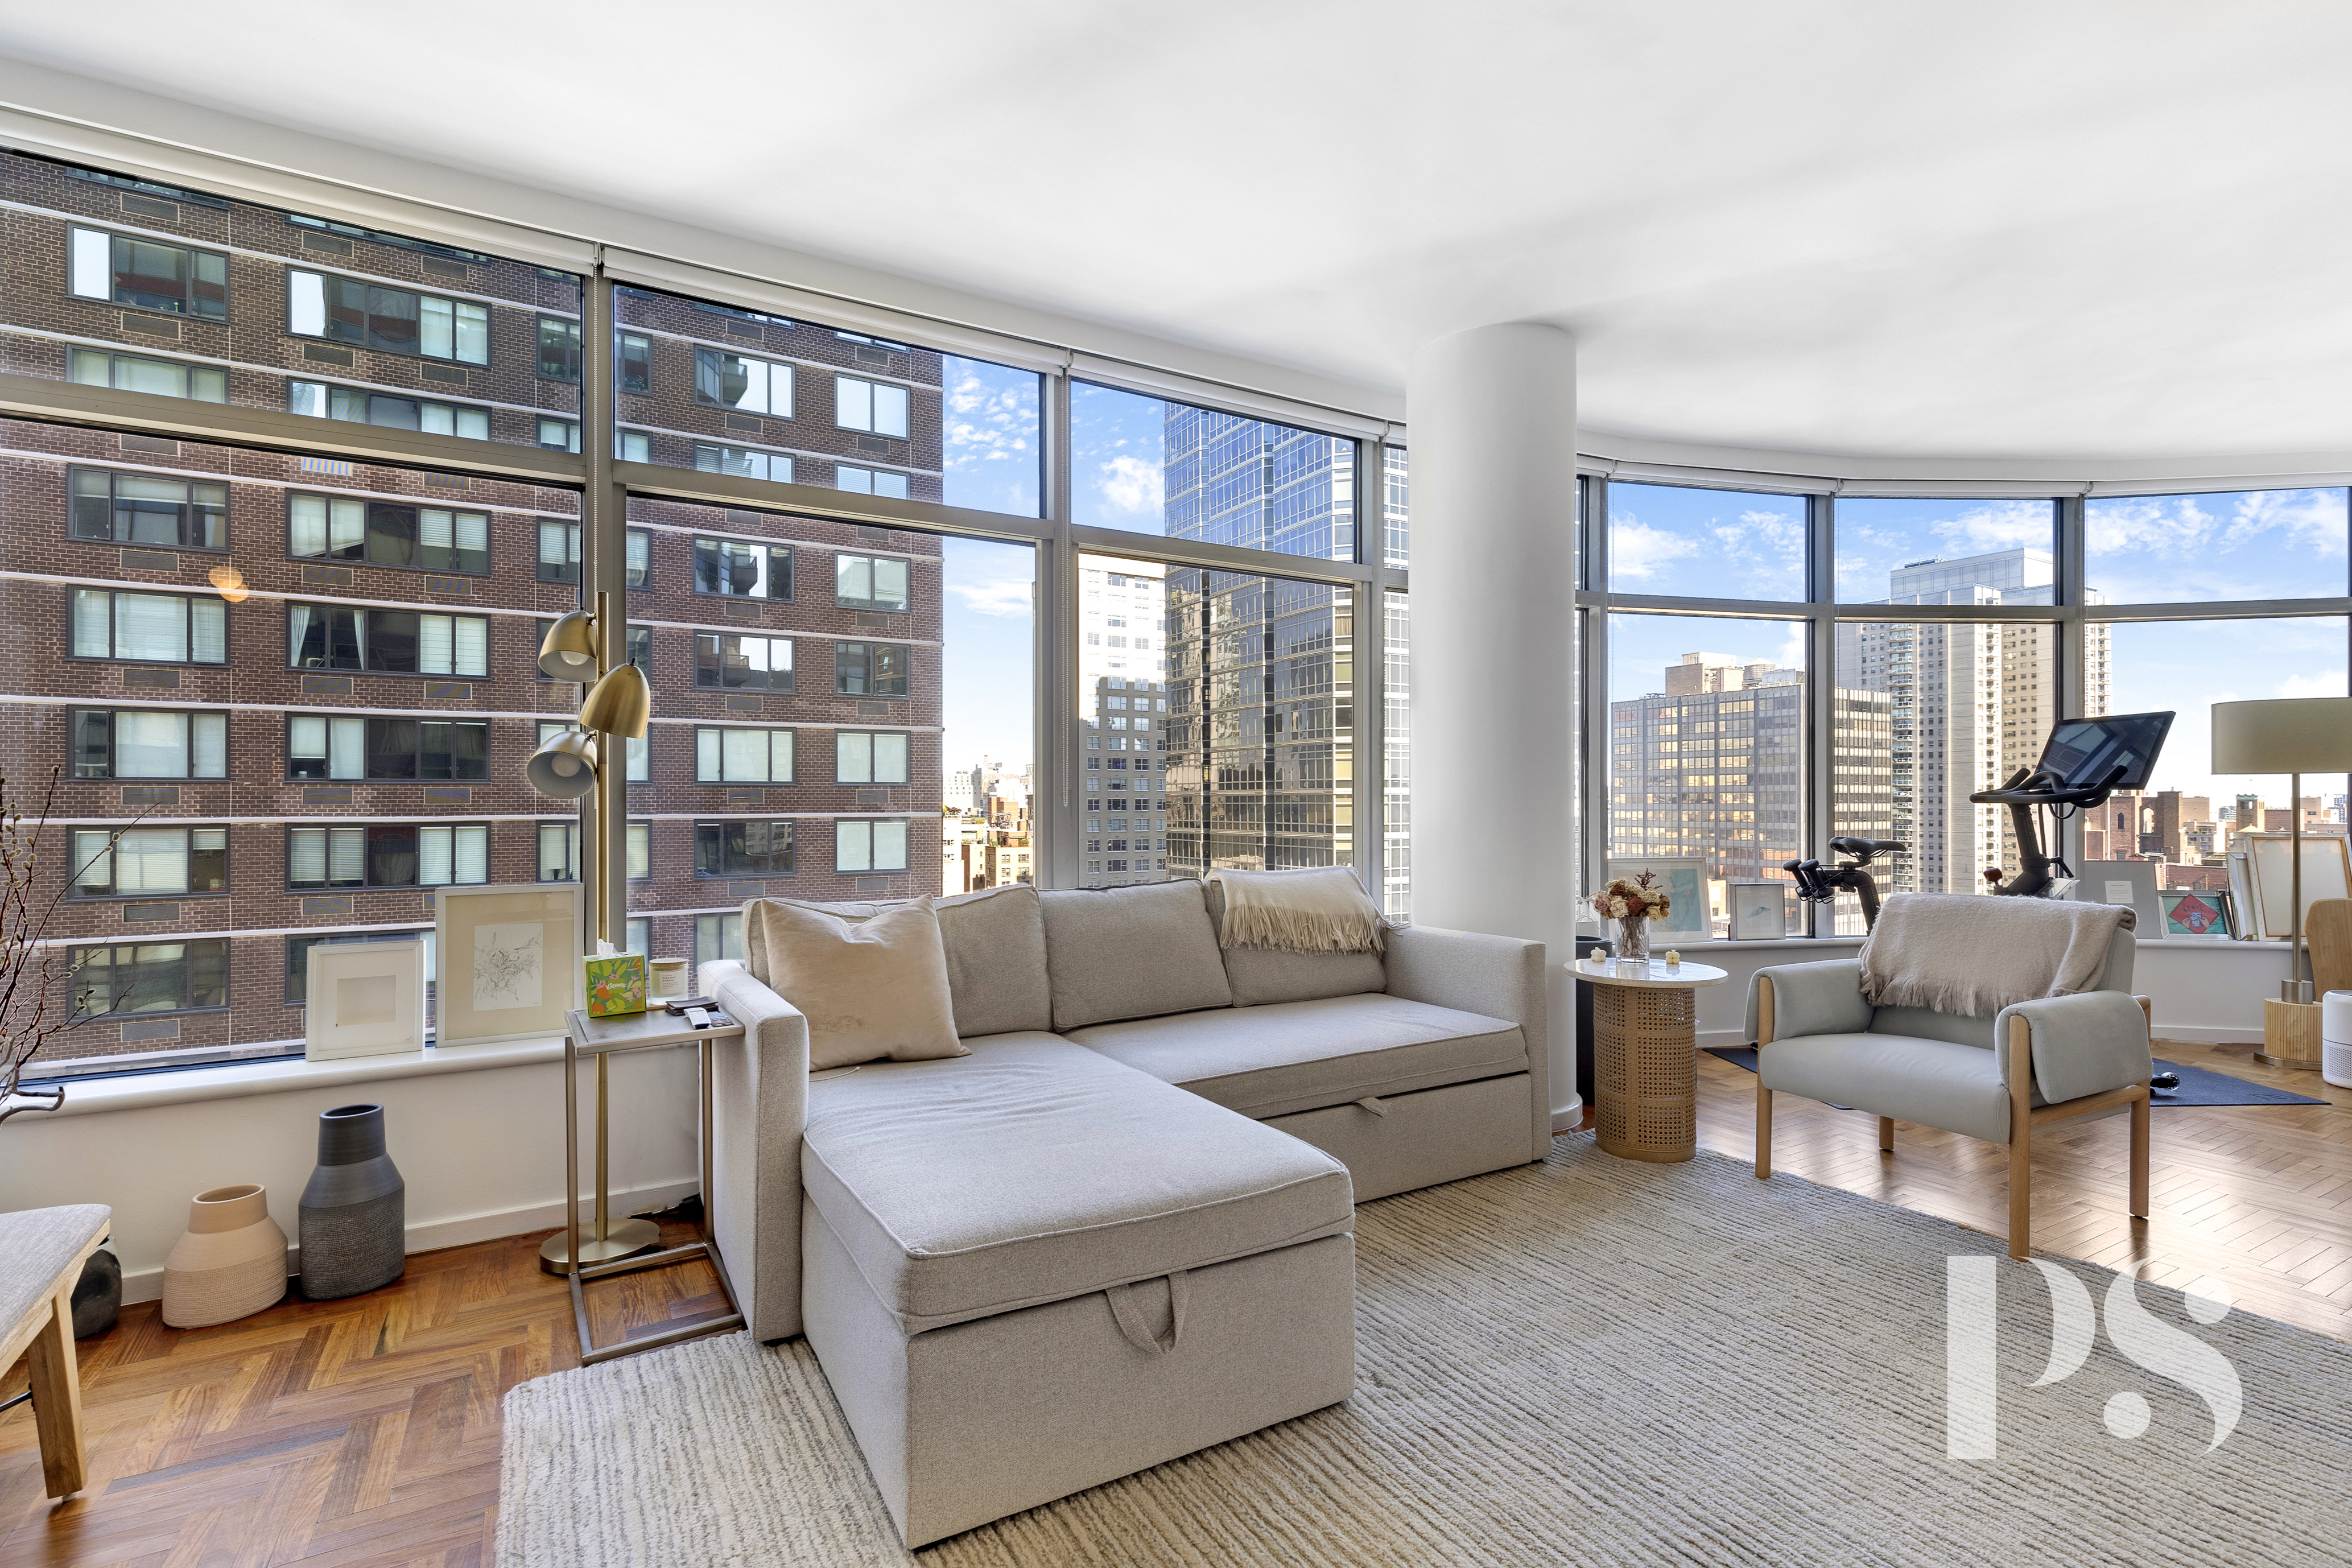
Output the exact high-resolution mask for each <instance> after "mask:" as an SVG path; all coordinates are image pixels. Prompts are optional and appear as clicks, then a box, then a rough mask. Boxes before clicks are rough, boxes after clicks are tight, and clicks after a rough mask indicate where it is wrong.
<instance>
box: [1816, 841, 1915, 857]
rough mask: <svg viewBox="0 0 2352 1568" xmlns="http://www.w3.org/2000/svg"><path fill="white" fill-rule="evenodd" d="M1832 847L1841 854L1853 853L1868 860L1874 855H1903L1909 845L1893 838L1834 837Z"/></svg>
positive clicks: (1831, 842) (1852, 854) (1854, 855)
mask: <svg viewBox="0 0 2352 1568" xmlns="http://www.w3.org/2000/svg"><path fill="white" fill-rule="evenodd" d="M1830 847H1831V848H1832V849H1834V850H1836V851H1837V852H1838V853H1839V854H1841V855H1851V856H1853V858H1855V859H1857V860H1867V859H1869V858H1871V857H1872V856H1874V855H1901V854H1904V853H1905V852H1906V849H1907V848H1908V846H1906V845H1903V844H1899V843H1897V842H1896V841H1895V840H1894V839H1892V838H1832V839H1831V840H1830Z"/></svg>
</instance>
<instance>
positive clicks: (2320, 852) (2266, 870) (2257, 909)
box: [2233, 833, 2352, 942]
mask: <svg viewBox="0 0 2352 1568" xmlns="http://www.w3.org/2000/svg"><path fill="white" fill-rule="evenodd" d="M2233 842H2234V843H2237V844H2242V845H2244V846H2245V847H2246V850H2247V864H2246V869H2247V873H2248V877H2249V879H2250V880H2251V882H2252V889H2251V891H2252V907H2253V912H2254V916H2255V925H2254V931H2255V934H2256V935H2258V936H2262V937H2265V938H2268V939H2269V940H2271V941H2273V942H2277V941H2281V940H2284V938H2285V937H2286V936H2287V935H2288V933H2289V932H2291V931H2294V838H2293V837H2292V836H2290V835H2288V834H2284V833H2241V834H2240V835H2238V837H2237V838H2236V839H2235V840H2234V841H2233ZM2342 898H2352V843H2347V840H2346V838H2345V837H2344V835H2342V834H2340V833H2334V834H2327V835H2325V836H2322V835H2317V834H2310V833H2306V834H2305V835H2304V836H2303V928H2304V930H2305V931H2309V930H2310V929H2311V906H2312V905H2314V904H2315V903H2317V902H2318V901H2319V900H2322V899H2342ZM2238 915H2239V920H2240V922H2241V923H2243V922H2244V920H2245V915H2246V910H2244V909H2243V908H2241V909H2240V910H2239V911H2238Z"/></svg>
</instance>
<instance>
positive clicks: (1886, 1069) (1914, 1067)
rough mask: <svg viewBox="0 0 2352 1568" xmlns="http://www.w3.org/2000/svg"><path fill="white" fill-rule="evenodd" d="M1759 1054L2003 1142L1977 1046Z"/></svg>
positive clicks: (1911, 1115)
mask: <svg viewBox="0 0 2352 1568" xmlns="http://www.w3.org/2000/svg"><path fill="white" fill-rule="evenodd" d="M1758 1058H1759V1059H1758V1067H1759V1071H1760V1073H1761V1075H1762V1077H1763V1079H1764V1087H1765V1088H1767V1089H1786V1090H1788V1091H1789V1092H1790V1093H1791V1094H1801V1095H1803V1096H1805V1097H1806V1098H1807V1099H1809V1100H1827V1101H1829V1102H1830V1103H1831V1104H1832V1105H1850V1106H1852V1107H1853V1108H1854V1109H1855V1110H1867V1111H1869V1112H1871V1113H1872V1114H1873V1115H1876V1116H1892V1117H1894V1118H1895V1120H1897V1121H1916V1122H1917V1123H1919V1124H1920V1125H1921V1126H1923V1127H1940V1128H1942V1129H1943V1130H1944V1131H1947V1132H1964V1133H1967V1134H1968V1135H1969V1137H1971V1138H1982V1139H1984V1140H1985V1141H1987V1142H1992V1143H2006V1142H2009V1086H2008V1085H2006V1084H2005V1083H2003V1082H2002V1081H2001V1077H2000V1058H1999V1057H1998V1056H1996V1055H1995V1054H1994V1053H1993V1052H1991V1051H1990V1050H1986V1049H1984V1048H1982V1047H1978V1046H1972V1045H1968V1046H1964V1045H1955V1044H1953V1043H1952V1042H1950V1041H1948V1040H1923V1039H1917V1038H1915V1037H1910V1036H1907V1035H1873V1034H1858V1035H1802V1036H1800V1037H1797V1038H1796V1039H1793V1040H1777V1041H1775V1042H1773V1043H1772V1044H1770V1045H1768V1046H1766V1047H1763V1049H1762V1050H1761V1051H1759V1053H1758ZM950 1065H951V1064H950ZM2035 1103H2036V1104H2039V1103H2041V1100H2040V1097H2039V1096H2036V1097H2035Z"/></svg>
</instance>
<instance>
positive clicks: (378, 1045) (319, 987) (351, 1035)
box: [302, 935, 425, 1062]
mask: <svg viewBox="0 0 2352 1568" xmlns="http://www.w3.org/2000/svg"><path fill="white" fill-rule="evenodd" d="M303 962H304V963H305V964H306V966H307V967H306V969H305V972H304V974H303V987H304V989H303V993H302V995H303V1007H302V1057H303V1059H304V1060H306V1061H314V1062H323V1061H333V1060H336V1059H338V1058H343V1057H382V1056H391V1055H394V1054H395V1053H397V1052H402V1051H422V1050H423V1049H424V1048H425V938H424V937H423V936H422V935H418V936H412V937H406V938H403V939H401V940H399V941H396V942H317V943H314V944H312V946H311V948H310V952H308V953H307V954H305V955H304V959H303Z"/></svg>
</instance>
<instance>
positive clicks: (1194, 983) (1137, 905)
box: [1037, 881, 1234, 1031]
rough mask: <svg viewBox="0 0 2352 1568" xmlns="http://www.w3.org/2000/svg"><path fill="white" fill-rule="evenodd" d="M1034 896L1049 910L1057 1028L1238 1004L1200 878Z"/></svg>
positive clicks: (1049, 969) (1048, 953) (1048, 960)
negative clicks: (1227, 976) (1219, 951)
mask: <svg viewBox="0 0 2352 1568" xmlns="http://www.w3.org/2000/svg"><path fill="white" fill-rule="evenodd" d="M1037 899H1038V902H1039V903H1041V904H1042V905H1044V906H1045V969H1046V973H1047V975H1048V976H1049V977H1050V978H1051V980H1052V983H1053V990H1054V1027H1055V1028H1056V1029H1060V1030H1065V1031H1066V1030H1070V1029H1076V1028H1080V1027H1083V1026H1086V1025H1087V1024H1099V1023H1102V1022H1103V1021H1104V1020H1106V1019H1109V1018H1149V1017H1153V1016H1157V1015H1159V1014H1161V1013H1189V1012H1192V1011H1193V1010H1194V1009H1196V1008H1201V1007H1230V1006H1231V1005H1233V1001H1234V992H1233V987H1232V985H1231V984H1228V983H1227V982H1226V979H1225V965H1224V962H1223V960H1222V959H1221V958H1220V957H1219V956H1218V954H1217V928H1216V927H1215V926H1213V925H1212V924H1210V923H1209V906H1208V904H1207V902H1206V901H1205V900H1203V899H1202V896H1201V884H1200V883H1198V882H1192V881H1184V882H1146V883H1142V884H1140V885H1139V886H1136V887H1132V888H1103V889H1093V890H1089V891H1086V892H1056V893H1040V894H1038V895H1037Z"/></svg>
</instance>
